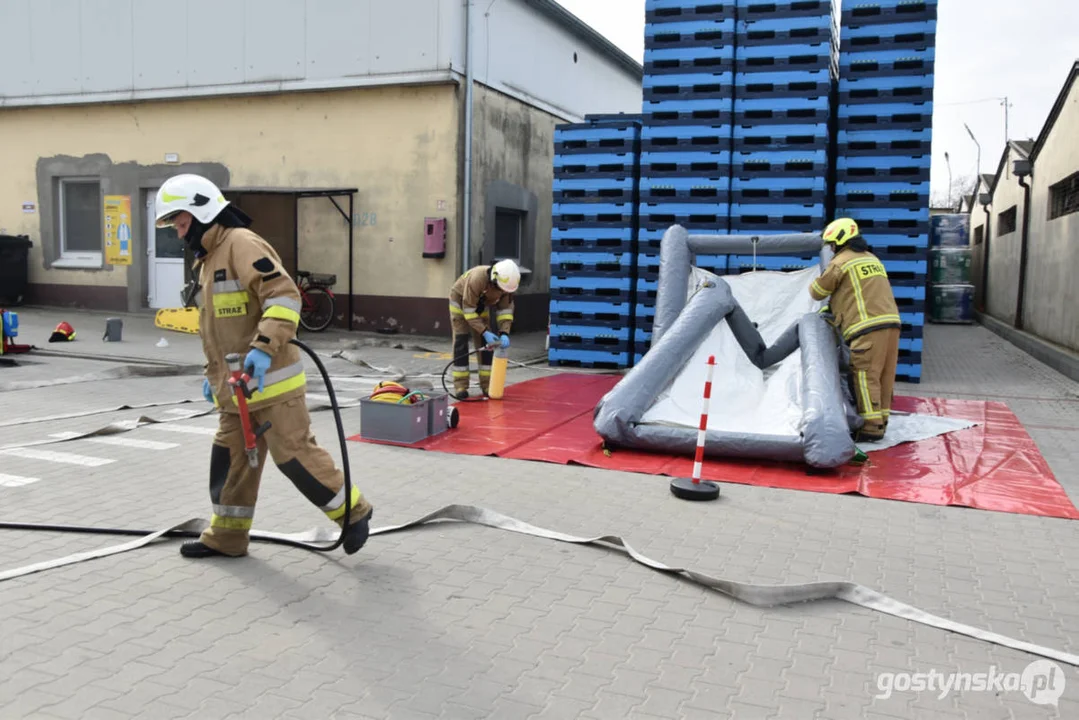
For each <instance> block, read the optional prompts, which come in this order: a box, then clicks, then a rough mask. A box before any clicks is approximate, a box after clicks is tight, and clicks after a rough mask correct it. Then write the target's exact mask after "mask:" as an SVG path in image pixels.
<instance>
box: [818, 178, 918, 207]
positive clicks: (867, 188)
mask: <svg viewBox="0 0 1079 720" xmlns="http://www.w3.org/2000/svg"><path fill="white" fill-rule="evenodd" d="M836 203H837V205H839V206H841V207H844V208H855V207H870V208H923V207H924V208H928V207H929V183H928V182H922V183H894V182H888V183H883V182H882V183H848V182H841V183H838V184H837V185H836Z"/></svg>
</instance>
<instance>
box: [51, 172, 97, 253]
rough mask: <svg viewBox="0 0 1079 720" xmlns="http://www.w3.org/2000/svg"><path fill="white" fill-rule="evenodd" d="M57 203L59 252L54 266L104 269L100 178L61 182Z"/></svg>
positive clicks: (68, 179) (70, 179)
mask: <svg viewBox="0 0 1079 720" xmlns="http://www.w3.org/2000/svg"><path fill="white" fill-rule="evenodd" d="M58 200H59V202H58V207H59V213H58V218H59V226H58V227H57V230H58V232H57V238H58V241H59V242H58V245H59V251H60V252H59V258H58V259H57V261H56V262H55V263H53V265H54V266H59V267H64V266H67V267H101V262H102V248H103V245H104V243H103V242H102V237H101V234H102V228H101V223H102V217H101V216H102V209H101V182H100V181H99V180H98V179H97V178H62V179H61V180H60V192H59V197H58Z"/></svg>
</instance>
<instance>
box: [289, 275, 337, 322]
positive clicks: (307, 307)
mask: <svg viewBox="0 0 1079 720" xmlns="http://www.w3.org/2000/svg"><path fill="white" fill-rule="evenodd" d="M336 284H337V276H336V275H327V274H324V273H313V272H308V271H306V270H297V271H296V287H298V288H299V289H300V304H301V305H300V325H301V326H302V327H303V328H304V329H305V330H310V331H311V332H321V331H322V330H325V329H326V328H328V327H329V326H330V323H331V322H333V317H334V311H335V308H336V301H335V299H334V296H333V291H332V290H330V288H332V287H333V286H334V285H336Z"/></svg>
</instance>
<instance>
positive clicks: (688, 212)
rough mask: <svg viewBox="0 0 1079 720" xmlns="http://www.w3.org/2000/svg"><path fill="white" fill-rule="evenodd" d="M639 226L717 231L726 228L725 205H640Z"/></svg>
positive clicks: (650, 228) (654, 228) (652, 228)
mask: <svg viewBox="0 0 1079 720" xmlns="http://www.w3.org/2000/svg"><path fill="white" fill-rule="evenodd" d="M639 216H640V224H641V227H642V228H646V229H649V230H656V229H661V228H662V229H667V228H669V227H671V226H672V225H681V226H682V227H684V228H686V229H687V230H702V231H709V232H716V231H719V230H720V229H721V228H726V227H727V204H726V203H641V206H640V212H639Z"/></svg>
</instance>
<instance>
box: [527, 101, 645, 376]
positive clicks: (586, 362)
mask: <svg viewBox="0 0 1079 720" xmlns="http://www.w3.org/2000/svg"><path fill="white" fill-rule="evenodd" d="M640 138H641V122H640V117H639V116H627V115H615V116H605V115H595V116H587V117H586V118H585V122H583V123H575V124H567V125H559V126H557V127H556V128H555V137H554V145H555V148H554V153H555V156H554V186H553V204H554V205H553V213H552V230H551V290H550V297H551V302H550V323H551V325H550V331H549V350H548V360H549V362H550V363H551V364H554V365H568V366H576V367H593V368H625V367H629V366H631V365H632V364H633V362H634V361H635V357H634V345H635V335H639V333H638V332H637V331H636V329H635V316H634V312H633V307H634V302H635V301H636V295H637V288H636V272H637V270H636V253H637V231H638V227H637V202H638V196H639V192H638V183H639V180H640V168H639V162H640ZM637 339H639V338H637Z"/></svg>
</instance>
